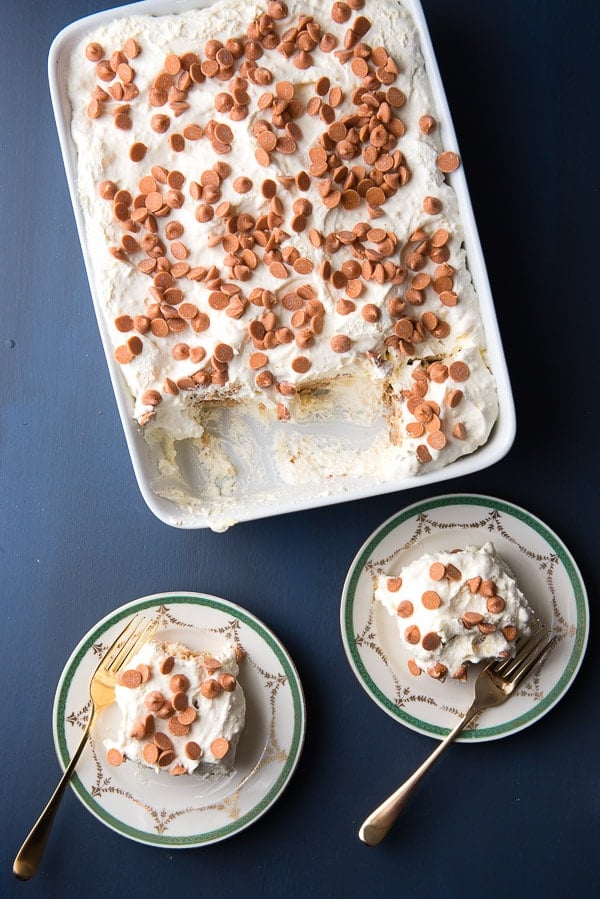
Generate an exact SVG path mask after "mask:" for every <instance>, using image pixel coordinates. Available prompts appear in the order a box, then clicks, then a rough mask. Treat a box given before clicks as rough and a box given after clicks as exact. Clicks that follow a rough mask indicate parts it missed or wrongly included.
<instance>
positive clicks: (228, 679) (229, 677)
mask: <svg viewBox="0 0 600 899" xmlns="http://www.w3.org/2000/svg"><path fill="white" fill-rule="evenodd" d="M219 684H220V686H221V687H222V689H223V690H225V692H226V693H232V692H233V691H234V690H235V685H236V684H237V680H236V678H235V677H234V675H233V674H227V673H225V672H223V674H220V675H219Z"/></svg>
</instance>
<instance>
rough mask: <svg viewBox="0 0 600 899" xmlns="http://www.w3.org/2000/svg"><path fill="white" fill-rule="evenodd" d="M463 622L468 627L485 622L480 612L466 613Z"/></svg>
mask: <svg viewBox="0 0 600 899" xmlns="http://www.w3.org/2000/svg"><path fill="white" fill-rule="evenodd" d="M462 621H463V624H464V625H465V626H466V627H473V626H474V625H476V624H480V623H481V622H482V621H483V615H481V614H480V613H479V612H465V613H464V614H463V616H462Z"/></svg>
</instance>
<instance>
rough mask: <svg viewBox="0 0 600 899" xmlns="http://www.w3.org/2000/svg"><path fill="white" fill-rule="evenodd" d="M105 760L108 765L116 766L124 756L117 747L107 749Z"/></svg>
mask: <svg viewBox="0 0 600 899" xmlns="http://www.w3.org/2000/svg"><path fill="white" fill-rule="evenodd" d="M106 760H107V762H108V764H109V765H113V766H114V767H115V768H117V767H118V766H119V765H122V764H123V762H124V761H125V756H124V755H123V753H122V752H119V750H118V749H109V750H108V752H107V753H106Z"/></svg>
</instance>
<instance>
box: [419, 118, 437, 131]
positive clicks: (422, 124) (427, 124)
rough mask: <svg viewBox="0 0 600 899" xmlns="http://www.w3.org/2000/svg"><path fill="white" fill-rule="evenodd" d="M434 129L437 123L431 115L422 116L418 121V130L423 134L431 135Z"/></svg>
mask: <svg viewBox="0 0 600 899" xmlns="http://www.w3.org/2000/svg"><path fill="white" fill-rule="evenodd" d="M436 127H437V122H436V120H435V119H434V117H433V116H432V115H422V116H421V118H420V119H419V129H420V130H421V131H422V132H423V134H431V132H432V131H435V129H436Z"/></svg>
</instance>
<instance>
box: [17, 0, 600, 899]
mask: <svg viewBox="0 0 600 899" xmlns="http://www.w3.org/2000/svg"><path fill="white" fill-rule="evenodd" d="M101 8H102V5H101V0H53V2H52V3H39V2H38V0H20V2H8V0H3V2H2V13H3V21H2V31H1V36H0V41H1V52H0V70H1V79H0V91H1V93H0V98H1V103H2V110H1V113H2V115H1V122H2V124H1V126H0V127H1V132H0V152H1V163H0V185H1V198H2V215H1V216H0V227H1V229H2V238H1V240H0V246H2V247H3V252H2V276H1V277H2V285H3V288H2V292H3V295H4V301H3V304H2V334H1V336H0V366H1V368H0V371H1V382H0V383H1V385H2V390H1V399H0V453H1V463H0V465H1V467H0V481H1V483H0V488H1V517H0V533H1V539H0V553H1V563H2V600H1V601H2V614H1V621H2V627H1V633H2V649H1V652H0V671H1V674H0V683H1V684H2V691H3V694H4V697H3V700H2V709H3V716H4V717H3V718H2V721H3V728H2V731H3V737H2V739H1V740H0V744H1V747H2V748H1V759H2V764H1V767H0V797H1V810H2V811H1V815H0V820H1V825H0V826H1V837H0V854H1V865H0V895H1V896H2V897H13V896H35V897H57V899H67V897H79V896H82V895H86V896H89V897H90V899H96V897H121V896H130V897H132V899H133V897H141V896H148V895H149V894H155V895H157V894H161V893H162V894H164V893H165V892H166V891H168V893H169V894H176V895H181V896H191V895H196V894H198V895H203V896H207V895H211V896H218V897H222V896H254V895H256V896H273V897H282V896H290V897H295V896H298V897H300V896H302V897H305V896H325V897H328V896H365V895H383V896H386V895H390V896H392V895H397V894H400V895H403V896H407V897H411V896H420V895H423V894H426V895H431V896H435V897H439V896H445V897H454V896H462V895H463V894H465V893H467V894H468V893H473V892H474V891H475V892H477V893H479V894H482V895H485V896H486V897H489V899H493V897H501V896H502V897H505V896H507V895H512V896H517V897H521V896H529V895H533V896H548V897H562V896H565V897H566V896H582V895H587V894H588V893H589V892H590V890H591V887H592V886H593V884H594V883H595V884H596V887H597V885H598V884H597V880H598V878H597V870H598V868H597V846H598V837H599V836H600V834H599V827H598V822H599V812H600V790H599V777H598V771H599V766H598V762H597V758H596V756H597V752H596V748H597V746H598V744H599V742H600V725H599V717H598V714H597V706H598V699H597V689H596V688H597V684H596V672H595V664H596V661H597V660H596V658H595V654H596V652H597V651H598V644H597V636H596V633H595V630H594V624H595V614H594V613H595V604H596V600H597V595H598V576H597V572H598V476H597V471H598V466H597V461H596V460H597V456H598V442H599V441H598V438H599V429H598V411H597V409H596V408H595V405H596V404H595V396H596V395H595V392H594V390H595V388H594V385H597V378H598V374H597V366H598V363H597V348H596V344H597V341H598V333H599V327H598V325H599V321H598V311H597V310H598V301H597V270H596V266H597V261H598V247H597V237H598V227H597V204H598V201H599V199H600V195H599V192H598V186H599V174H598V171H599V170H598V162H597V148H598V146H599V145H600V130H599V120H598V115H597V97H596V95H595V87H596V86H597V83H598V78H597V75H598V69H597V60H598V41H599V38H600V29H599V19H598V7H597V5H596V4H594V3H592V2H587V3H585V2H583V3H577V4H573V3H570V4H569V3H567V2H566V0H564V2H555V3H541V2H533V0H530V2H522V0H502V2H500V0H491V2H488V3H481V2H479V0H452V2H449V0H425V2H424V8H425V12H426V15H427V19H428V22H429V26H430V29H431V34H432V39H433V43H434V46H435V49H436V52H437V56H438V60H439V64H440V68H441V71H442V76H443V78H444V81H445V86H446V90H447V94H448V98H449V102H450V106H451V109H452V112H453V116H454V121H455V126H456V129H457V132H458V137H459V142H460V148H461V152H462V157H463V160H464V164H465V169H466V172H467V177H468V180H469V184H470V189H471V194H472V201H473V205H474V208H475V214H476V218H477V221H478V225H479V229H480V235H481V240H482V244H483V248H484V252H485V256H486V260H487V264H488V268H489V275H490V280H491V283H492V289H493V292H494V296H495V301H496V305H497V313H498V318H499V321H500V326H501V330H502V334H503V340H504V345H505V350H506V354H507V358H508V364H509V367H510V371H511V377H512V382H513V386H514V392H515V399H516V406H517V417H518V433H517V439H516V442H515V444H514V447H513V448H512V450H511V451H510V453H509V454H508V456H507V457H506V458H505V459H503V460H502V461H501V462H499V463H497V464H496V465H494V466H493V467H491V468H489V469H487V470H484V471H481V472H479V473H477V474H473V475H471V476H469V477H466V478H462V479H460V480H458V479H457V480H452V481H448V482H445V483H443V484H441V485H437V487H435V488H421V489H417V490H411V491H409V492H404V493H396V494H391V495H387V496H382V497H379V498H373V499H367V500H364V501H358V502H352V503H349V504H342V505H339V506H334V507H329V508H324V509H315V510H311V511H307V512H301V513H296V514H293V515H288V516H285V517H279V518H271V519H265V520H262V521H258V522H255V523H249V524H241V525H238V526H236V527H234V528H233V529H231V530H230V531H228V532H227V533H225V534H222V535H217V534H214V533H212V532H210V531H196V532H194V531H191V532H190V531H178V530H175V529H172V528H169V527H167V526H166V525H164V524H162V523H161V522H160V521H158V520H157V519H156V518H154V517H153V515H152V514H151V513H150V512H149V511H148V509H147V507H146V506H145V504H144V502H143V500H142V498H141V496H140V494H139V491H138V488H137V486H136V483H135V480H134V475H133V471H132V467H131V464H130V461H129V456H128V453H127V449H126V445H125V441H124V438H123V435H122V430H121V426H120V423H119V420H118V416H117V410H116V404H115V401H114V397H113V393H112V389H111V386H110V382H109V377H108V373H107V369H106V364H105V361H104V357H103V353H102V349H101V344H100V339H99V336H98V331H97V326H96V321H95V318H94V313H93V309H92V304H91V300H90V297H89V289H88V285H87V280H86V277H85V273H84V267H83V261H82V257H81V253H80V249H79V243H78V240H77V235H76V230H75V224H74V219H73V215H72V211H71V206H70V200H69V197H68V193H67V185H66V179H65V176H64V171H63V166H62V161H61V156H60V152H59V145H58V139H57V136H56V131H55V127H54V121H53V116H52V112H51V107H50V97H49V92H48V87H47V78H46V58H47V52H48V48H49V45H50V42H51V40H52V38H53V37H54V35H55V34H56V33H57V32H58V31H59V30H60V29H61V28H63V27H64V26H65V25H67V24H68V23H69V22H71V21H73V20H74V19H76V18H79V17H80V16H83V15H87V14H89V13H92V12H96V11H98V10H99V9H101ZM454 491H468V492H480V493H487V494H491V495H494V496H499V497H502V498H505V499H507V500H510V501H512V502H515V503H517V504H519V505H522V506H524V507H525V508H527V509H529V510H530V511H531V512H533V513H534V514H536V515H538V516H539V517H541V518H542V519H543V520H544V521H546V522H547V524H548V525H549V526H550V527H552V528H553V529H554V530H556V531H557V532H558V533H559V535H560V536H561V537H562V539H563V540H564V541H565V542H566V544H567V545H568V546H569V548H570V549H571V551H572V552H573V554H574V556H575V558H576V560H577V562H578V563H579V565H580V567H581V569H582V572H583V575H584V578H585V580H586V583H587V587H588V591H589V594H590V601H591V607H592V608H591V613H592V625H593V627H592V633H591V639H590V644H589V648H588V653H587V657H586V660H585V662H584V664H583V667H582V669H581V671H580V674H579V676H578V678H577V680H576V681H575V683H574V685H573V687H572V688H571V690H570V691H569V692H568V694H567V695H566V697H565V698H564V699H563V700H562V701H561V702H560V703H559V705H558V706H557V707H556V708H555V709H554V710H553V711H552V712H551V713H550V714H549V715H547V716H546V717H545V718H543V719H542V720H541V721H539V722H537V723H536V724H535V725H534V726H532V727H530V728H528V729H526V730H525V731H522V732H520V733H518V734H516V735H514V736H512V737H510V738H508V739H503V740H499V741H496V742H490V743H484V744H480V745H466V744H462V745H456V746H454V747H453V748H452V749H451V750H450V752H449V753H448V754H446V756H445V757H444V758H443V760H442V761H441V762H440V763H439V765H438V767H437V768H436V769H434V770H433V771H432V772H431V773H430V775H429V777H428V778H427V779H426V781H425V782H424V783H423V784H422V786H421V788H420V790H419V792H418V794H417V795H416V796H414V797H413V800H412V803H411V805H410V807H409V810H408V811H407V812H406V814H405V816H404V818H403V819H402V821H401V822H400V823H399V824H398V826H397V827H396V829H395V830H394V832H393V834H392V835H390V837H389V838H388V839H387V840H386V841H385V842H384V843H383V844H381V845H380V846H379V847H378V848H376V849H369V848H367V847H365V846H363V845H362V844H361V843H360V842H359V841H358V838H357V835H356V832H357V827H358V825H359V823H360V821H361V820H362V818H363V817H364V815H365V814H366V813H367V812H368V811H370V810H371V808H372V806H373V805H374V803H375V802H376V801H378V800H380V799H381V798H383V797H384V796H385V795H386V794H387V793H388V792H389V791H390V790H391V788H392V787H394V786H395V785H396V784H397V783H399V782H400V781H401V780H402V779H403V778H404V777H405V776H406V775H407V774H408V773H409V772H410V771H411V770H412V769H413V768H414V767H416V766H417V764H418V763H420V761H421V760H422V758H424V756H425V755H426V754H428V753H429V752H430V750H431V749H432V748H433V746H434V742H433V741H432V740H431V739H429V738H427V737H425V736H421V735H419V734H417V733H414V732H412V731H410V730H407V729H406V728H404V727H402V726H401V725H400V724H398V723H397V722H395V721H393V720H392V719H391V718H390V717H388V716H387V715H385V714H384V713H383V712H382V711H381V710H380V709H379V708H378V707H376V706H375V704H373V703H372V702H371V701H370V699H369V698H368V696H367V695H366V693H365V692H364V691H363V690H362V689H361V687H360V686H359V684H358V682H357V681H356V679H355V677H354V675H353V674H352V672H351V670H350V668H349V666H348V664H347V661H346V658H345V655H344V651H343V647H342V642H341V639H340V633H339V624H338V620H339V602H340V594H341V588H342V584H343V581H344V577H345V574H346V571H347V568H348V566H349V564H350V562H351V560H352V558H353V556H354V554H355V552H356V551H357V549H358V548H359V547H360V545H361V544H362V542H363V541H364V540H365V539H366V537H367V536H368V535H369V534H370V532H371V531H372V530H373V529H374V528H375V527H376V526H378V525H379V524H380V523H381V522H382V521H383V520H384V519H386V518H387V517H388V516H390V515H391V514H393V513H394V512H396V511H397V510H399V509H401V508H402V507H403V506H404V505H407V504H408V503H410V502H413V501H415V500H417V499H422V498H425V497H428V496H431V495H435V494H440V493H445V492H454ZM173 589H174V590H178V589H179V590H181V589H183V590H195V591H206V592H209V593H212V594H216V595H217V596H223V597H226V598H228V599H230V600H232V601H233V602H236V603H239V604H240V605H242V606H245V607H247V608H249V609H250V610H251V611H253V612H254V613H255V614H256V615H257V616H259V617H260V618H262V619H263V620H264V621H265V622H266V623H267V624H268V625H269V626H270V627H271V628H272V629H273V630H274V631H275V632H276V633H277V634H278V635H279V637H280V638H281V640H282V641H283V642H284V643H285V644H286V646H287V647H288V649H289V651H290V653H291V655H292V656H293V658H294V660H295V662H296V664H297V667H298V669H299V673H300V676H301V678H302V680H303V684H304V688H305V693H306V703H307V714H308V728H307V738H306V744H305V749H304V753H303V756H302V759H301V762H300V765H299V767H298V769H297V772H296V774H295V776H294V777H293V779H292V781H291V783H290V785H289V787H288V788H287V790H286V791H285V793H284V795H283V796H282V797H281V798H280V799H279V801H278V802H277V803H276V804H275V805H274V806H273V808H272V809H271V810H270V811H269V812H268V813H267V814H266V815H265V816H263V817H262V818H261V819H260V820H259V821H258V822H257V823H255V824H254V825H253V826H252V827H250V828H248V829H247V830H245V831H244V832H242V833H240V834H237V835H236V836H234V837H233V838H231V839H229V840H226V841H224V842H222V843H219V844H215V845H212V846H207V847H205V848H202V849H192V850H187V851H168V850H166V849H156V848H152V847H148V846H143V845H139V844H137V843H135V842H133V841H130V840H127V839H125V838H123V837H121V836H119V835H117V834H116V833H114V832H113V831H111V830H109V829H108V828H106V827H104V826H103V825H102V824H101V823H100V822H99V821H97V820H96V819H95V818H94V817H92V816H91V815H90V814H89V813H88V812H87V811H86V810H85V809H84V807H83V806H82V805H81V803H80V802H79V801H78V799H77V798H76V797H75V795H74V794H73V792H72V791H70V790H69V791H68V792H67V794H66V796H65V798H64V800H63V804H62V806H61V808H60V810H59V813H58V816H57V819H56V822H55V826H54V830H53V833H52V835H51V837H50V842H49V845H48V847H47V851H46V855H45V857H44V860H43V863H42V866H41V869H40V871H39V873H38V875H37V876H36V878H35V879H34V880H32V881H31V882H29V883H27V884H22V883H18V882H17V881H15V880H14V879H13V878H12V874H11V865H12V859H13V857H14V854H15V852H16V850H17V849H18V847H19V845H20V843H21V840H22V839H23V837H24V836H25V834H26V832H27V830H28V829H29V827H30V825H31V824H32V822H33V821H34V820H35V818H36V817H37V815H38V813H39V811H40V810H41V808H42V806H43V804H44V803H45V801H46V799H47V797H48V796H49V795H50V792H51V790H52V789H53V787H54V785H55V783H56V781H57V778H58V774H59V767H58V763H57V760H56V758H55V754H54V750H53V746H52V734H51V729H52V728H51V709H52V702H53V697H54V691H55V687H56V683H57V681H58V678H59V676H60V673H61V671H62V668H63V665H64V663H65V660H66V658H67V657H68V655H69V654H70V652H71V650H72V649H73V647H74V646H75V645H76V644H77V642H78V641H79V640H80V638H81V637H82V636H83V634H84V633H85V632H86V631H87V630H88V629H89V628H90V627H91V626H92V625H93V624H94V623H95V622H96V621H97V620H98V619H99V618H100V617H102V616H104V615H105V614H107V613H108V612H110V611H111V610H112V609H114V608H115V607H116V606H118V605H121V604H122V603H124V602H127V601H129V600H131V599H134V598H136V597H138V596H143V595H145V594H149V593H155V592H160V591H168V590H173ZM592 892H593V890H592Z"/></svg>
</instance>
